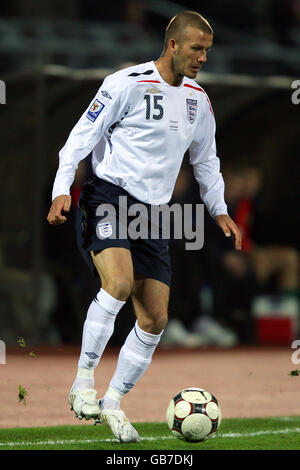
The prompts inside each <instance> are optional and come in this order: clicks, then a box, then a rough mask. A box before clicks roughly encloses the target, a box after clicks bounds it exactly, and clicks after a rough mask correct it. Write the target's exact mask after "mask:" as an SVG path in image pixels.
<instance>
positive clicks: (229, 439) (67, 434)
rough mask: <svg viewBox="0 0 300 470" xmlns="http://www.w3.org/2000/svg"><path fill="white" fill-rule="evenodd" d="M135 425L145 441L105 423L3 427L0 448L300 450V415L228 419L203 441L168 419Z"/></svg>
mask: <svg viewBox="0 0 300 470" xmlns="http://www.w3.org/2000/svg"><path fill="white" fill-rule="evenodd" d="M135 427H136V429H137V430H138V432H139V433H140V436H141V442H139V443H131V444H121V443H119V442H117V441H116V439H114V438H113V436H112V434H111V432H110V430H109V429H108V428H107V427H106V426H102V425H97V426H93V425H90V426H89V425H80V424H78V425H76V426H57V427H48V428H46V427H45V428H9V429H0V450H106V451H108V450H111V451H118V450H127V451H130V450H133V451H134V450H161V451H163V450H164V451H166V450H168V451H175V450H176V451H180V450H185V451H188V450H190V451H193V452H194V451H197V450H300V416H295V417H278V418H239V419H224V420H223V421H222V423H221V426H220V428H219V430H218V432H217V435H216V437H215V438H212V439H210V440H208V441H205V442H201V443H187V442H184V441H180V440H178V439H176V438H175V437H173V436H172V435H171V433H170V431H169V429H168V427H167V424H166V423H136V424H135ZM133 455H134V454H133Z"/></svg>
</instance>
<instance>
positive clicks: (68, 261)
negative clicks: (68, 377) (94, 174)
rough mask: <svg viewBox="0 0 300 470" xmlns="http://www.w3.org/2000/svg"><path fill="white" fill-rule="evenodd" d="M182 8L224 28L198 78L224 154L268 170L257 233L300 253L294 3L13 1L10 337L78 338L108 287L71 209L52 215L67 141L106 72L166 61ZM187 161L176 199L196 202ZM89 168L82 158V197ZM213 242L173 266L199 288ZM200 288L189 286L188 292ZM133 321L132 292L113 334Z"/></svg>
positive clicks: (211, 233) (2, 244)
mask: <svg viewBox="0 0 300 470" xmlns="http://www.w3.org/2000/svg"><path fill="white" fill-rule="evenodd" d="M248 3H249V5H248ZM241 5H242V7H241ZM182 9H195V10H197V11H199V12H200V13H201V14H203V15H204V16H205V17H207V18H208V19H209V20H210V22H211V24H212V26H213V29H214V31H215V39H214V48H213V50H212V52H211V56H210V57H209V59H208V63H207V64H206V66H205V68H204V69H203V73H202V72H201V74H199V79H198V81H199V83H200V84H201V86H203V87H204V88H205V90H206V92H207V93H208V95H209V97H210V100H211V102H212V106H213V109H214V113H215V117H216V121H217V136H216V137H217V148H218V154H219V156H220V159H221V165H224V166H228V165H231V166H232V165H233V166H239V165H240V164H241V163H242V164H249V165H251V166H254V167H256V168H259V169H260V170H261V172H262V174H263V185H262V188H261V190H260V193H259V205H258V208H259V210H258V213H257V217H256V223H255V225H254V227H253V236H254V238H255V241H256V242H257V243H259V244H260V245H268V244H270V243H271V244H276V245H280V246H289V247H292V248H293V249H295V250H297V251H298V250H300V242H299V232H298V222H299V220H298V218H299V215H298V214H299V208H298V205H299V170H300V168H299V148H300V134H299V110H300V105H298V106H297V105H295V104H293V103H292V100H291V95H292V91H293V90H292V88H291V85H292V82H293V81H294V80H296V79H297V77H299V72H300V61H299V53H298V51H299V42H300V35H299V22H300V5H299V1H297V0H294V1H287V0H286V1H283V0H282V1H280V0H273V1H272V0H269V1H252V2H246V3H243V4H241V2H238V1H234V0H230V1H221V0H219V1H214V2H209V1H202V2H200V3H199V2H192V1H181V3H180V5H178V4H176V3H173V2H164V1H159V2H142V1H138V0H136V1H134V0H133V1H119V2H113V3H111V4H106V3H103V2H97V1H91V0H85V1H79V0H77V1H74V0H72V1H63V2H61V1H60V2H58V1H50V0H49V1H42V2H35V1H33V2H23V1H21V0H20V1H11V2H9V3H8V2H6V3H5V4H4V5H1V18H0V43H1V46H0V78H1V79H2V80H4V81H5V83H6V104H3V105H0V126H1V158H0V175H1V187H0V197H1V201H2V204H1V216H0V230H1V235H0V310H1V329H0V337H1V339H3V340H4V341H5V342H6V343H7V344H15V342H16V340H17V338H18V336H23V337H24V338H26V339H27V341H29V342H31V343H32V344H40V343H47V344H60V343H78V342H80V337H81V328H82V322H83V321H84V318H85V315H86V309H87V307H88V305H89V303H90V301H91V299H92V298H93V296H94V295H95V293H97V291H98V290H99V284H98V281H97V280H95V279H93V277H92V275H91V274H90V272H89V270H88V268H87V266H86V265H85V264H84V262H83V261H82V260H81V258H80V254H79V252H78V250H77V247H76V241H75V232H74V226H73V225H74V212H75V208H74V207H73V208H72V211H71V214H70V216H69V217H68V222H67V223H66V224H64V225H63V226H60V227H50V226H49V225H48V224H47V222H46V216H47V213H48V209H49V207H50V204H51V189H52V184H53V179H54V176H55V172H56V169H57V164H58V151H59V150H60V148H61V147H62V146H63V145H64V143H65V141H66V139H67V137H68V134H69V132H70V131H71V129H72V127H73V125H74V124H75V123H76V121H77V120H78V118H79V117H80V115H81V114H82V112H83V111H84V110H85V109H86V106H87V104H88V103H89V102H90V101H91V99H92V97H93V96H94V94H95V93H96V91H97V89H98V88H99V86H100V85H101V81H102V78H103V77H104V76H105V71H107V73H110V72H111V71H114V70H117V69H118V68H119V67H120V66H123V65H124V64H127V63H136V62H140V61H141V62H145V61H146V60H151V59H156V58H158V57H159V55H160V53H161V50H162V43H163V38H164V30H165V28H166V26H167V24H168V22H169V20H170V19H171V17H172V16H173V15H175V14H176V13H178V12H179V11H181V10H182ZM49 65H52V66H53V65H55V66H60V67H67V69H62V68H56V69H54V68H53V67H52V68H49V67H47V66H49ZM99 69H101V70H102V72H101V70H99ZM71 70H77V71H78V70H80V71H81V75H80V76H79V75H78V74H77V75H72V73H71ZM95 72H97V73H98V75H97V76H96V77H95V76H94V75H93V73H95ZM101 76H102V78H101ZM278 77H281V78H278ZM187 158H188V157H187V156H186V158H185V162H187V161H188V160H187ZM184 168H185V164H184ZM186 171H187V174H188V181H189V183H188V190H187V191H185V192H184V193H183V196H182V197H180V198H179V199H180V200H181V201H182V202H193V203H197V202H200V200H199V199H198V188H197V185H196V183H195V182H194V180H193V178H192V175H191V170H190V167H189V166H188V165H187V170H186ZM89 176H90V167H89V161H88V159H86V161H84V162H83V163H82V164H81V166H80V171H79V172H78V175H77V180H76V182H75V184H74V186H73V191H74V194H78V191H77V190H78V188H80V186H81V185H82V184H83V182H84V181H85V180H86V179H87V178H89ZM205 230H206V232H205V240H206V241H207V240H209V239H210V240H211V239H214V237H215V238H216V240H217V241H216V243H217V244H218V243H219V241H218V237H219V235H220V234H219V232H218V229H217V228H216V227H215V226H214V224H212V221H211V220H210V219H209V216H207V214H206V224H205ZM220 243H223V242H222V241H221V242H220ZM209 248H210V247H209V243H208V244H207V243H205V245H204V248H203V250H201V253H200V252H199V253H181V251H180V248H178V249H176V247H175V250H174V259H173V262H174V266H182V263H184V269H185V282H186V283H187V284H189V285H192V284H193V285H195V286H196V287H195V289H197V285H198V286H199V289H200V287H201V285H203V284H205V283H206V282H210V281H211V277H210V276H211V263H212V257H211V251H210V250H211V249H209ZM227 248H228V247H227ZM182 260H185V261H184V262H183V261H182ZM195 266H196V268H195ZM198 267H199V269H198ZM195 269H196V272H195ZM176 272H177V271H176V268H175V274H176ZM175 282H176V279H175ZM182 282H183V281H182V280H180V282H177V284H175V285H176V286H178V290H180V289H181V288H182V287H183V286H182ZM194 292H195V290H194V291H193V294H191V293H189V292H188V290H186V291H184V289H182V296H183V300H184V299H185V296H188V297H192V296H193V295H194ZM192 304H193V302H192ZM176 305H177V307H176ZM178 305H179V304H178V303H175V304H174V303H171V306H170V316H171V317H180V312H179V311H176V309H177V310H179V309H180V307H179V306H178ZM190 309H191V311H190V312H189V315H188V317H187V318H189V322H192V319H193V315H194V316H195V317H196V316H198V315H201V305H200V304H199V303H198V301H195V302H194V305H191V307H190ZM218 315H220V313H219V314H218ZM221 316H222V315H221ZM133 319H134V316H133V312H132V309H131V305H130V301H129V302H128V306H127V311H126V313H124V314H122V317H121V316H120V318H118V319H117V322H119V328H116V331H115V334H114V337H113V338H112V340H111V341H112V343H115V344H118V343H120V342H121V341H122V339H123V338H124V336H125V334H126V332H127V331H129V329H130V328H131V324H132V322H133ZM185 323H186V322H185ZM186 327H188V325H187V324H186Z"/></svg>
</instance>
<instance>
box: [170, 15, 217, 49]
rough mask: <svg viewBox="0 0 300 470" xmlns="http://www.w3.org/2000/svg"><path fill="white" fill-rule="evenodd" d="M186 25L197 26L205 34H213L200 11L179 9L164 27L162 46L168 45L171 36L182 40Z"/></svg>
mask: <svg viewBox="0 0 300 470" xmlns="http://www.w3.org/2000/svg"><path fill="white" fill-rule="evenodd" d="M188 26H192V27H193V28H198V29H200V30H201V31H203V32H204V33H207V34H213V29H212V27H211V26H210V24H209V23H208V21H207V20H206V19H205V18H203V16H201V15H200V13H197V12H196V11H189V10H186V11H181V12H180V13H178V14H177V15H176V16H174V17H173V18H172V19H171V21H170V23H169V24H168V26H167V28H166V33H165V41H164V48H165V49H166V48H167V47H168V43H169V40H170V39H171V38H174V39H176V41H178V42H180V41H182V39H183V37H184V32H185V30H186V28H187V27H188Z"/></svg>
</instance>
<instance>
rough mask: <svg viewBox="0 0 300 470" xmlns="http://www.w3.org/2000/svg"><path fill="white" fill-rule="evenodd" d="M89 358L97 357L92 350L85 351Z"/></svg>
mask: <svg viewBox="0 0 300 470" xmlns="http://www.w3.org/2000/svg"><path fill="white" fill-rule="evenodd" d="M85 354H86V355H87V356H88V357H89V358H90V359H97V357H99V356H98V354H96V353H94V352H86V353H85Z"/></svg>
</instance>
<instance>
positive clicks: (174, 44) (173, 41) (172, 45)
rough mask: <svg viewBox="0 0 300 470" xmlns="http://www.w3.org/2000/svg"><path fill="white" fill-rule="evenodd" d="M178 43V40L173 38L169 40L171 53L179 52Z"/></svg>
mask: <svg viewBox="0 0 300 470" xmlns="http://www.w3.org/2000/svg"><path fill="white" fill-rule="evenodd" d="M177 47H178V46H177V41H176V39H173V38H171V39H170V40H169V49H170V51H171V52H175V51H176V50H177Z"/></svg>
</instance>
